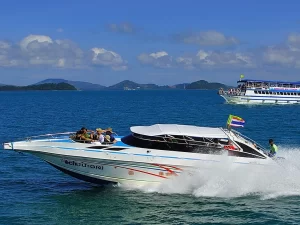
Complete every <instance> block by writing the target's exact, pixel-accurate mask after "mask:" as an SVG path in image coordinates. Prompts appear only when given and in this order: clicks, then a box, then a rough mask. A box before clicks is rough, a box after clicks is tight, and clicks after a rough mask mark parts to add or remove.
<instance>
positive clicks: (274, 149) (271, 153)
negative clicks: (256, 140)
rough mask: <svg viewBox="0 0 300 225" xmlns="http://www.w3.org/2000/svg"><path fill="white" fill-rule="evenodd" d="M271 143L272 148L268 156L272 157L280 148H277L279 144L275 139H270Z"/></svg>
mask: <svg viewBox="0 0 300 225" xmlns="http://www.w3.org/2000/svg"><path fill="white" fill-rule="evenodd" d="M269 144H270V147H271V149H270V152H269V154H268V156H269V157H271V158H272V157H274V156H275V155H276V153H277V151H278V148H277V145H275V144H274V141H273V139H270V140H269Z"/></svg>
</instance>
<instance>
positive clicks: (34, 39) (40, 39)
mask: <svg viewBox="0 0 300 225" xmlns="http://www.w3.org/2000/svg"><path fill="white" fill-rule="evenodd" d="M37 43H39V44H41V43H44V44H51V43H53V41H52V39H51V38H50V37H48V36H44V35H32V34H31V35H29V36H27V37H25V38H24V39H23V40H22V41H21V42H20V47H21V49H22V50H23V51H28V50H29V49H28V45H30V44H33V45H32V46H31V47H33V48H34V47H37V46H38V45H37ZM34 44H36V45H34Z"/></svg>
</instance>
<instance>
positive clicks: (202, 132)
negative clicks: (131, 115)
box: [130, 124, 228, 139]
mask: <svg viewBox="0 0 300 225" xmlns="http://www.w3.org/2000/svg"><path fill="white" fill-rule="evenodd" d="M130 130H131V132H133V133H135V134H140V135H145V136H159V135H184V136H190V137H203V138H219V139H221V138H228V136H227V135H226V134H225V132H224V131H223V130H222V129H221V128H212V127H198V126H192V125H178V124H155V125H152V126H134V127H130Z"/></svg>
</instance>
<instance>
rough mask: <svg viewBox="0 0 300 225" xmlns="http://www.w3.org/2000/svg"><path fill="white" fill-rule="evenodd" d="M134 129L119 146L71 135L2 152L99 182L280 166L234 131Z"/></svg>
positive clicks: (172, 127) (159, 126)
mask: <svg viewBox="0 0 300 225" xmlns="http://www.w3.org/2000/svg"><path fill="white" fill-rule="evenodd" d="M130 130H131V133H130V134H129V135H127V136H118V137H116V140H117V142H115V143H107V144H106V143H105V144H101V143H97V142H91V143H82V142H77V141H76V140H74V139H73V138H72V137H73V136H72V133H59V134H47V135H41V136H35V137H30V138H26V139H24V140H22V141H15V142H6V143H4V149H7V150H13V151H17V152H25V153H30V154H32V155H35V156H37V157H39V158H41V159H42V160H44V161H45V162H47V163H49V164H50V165H52V166H53V167H55V168H57V169H59V170H61V171H62V172H64V173H66V174H69V175H71V176H73V177H76V178H78V179H81V180H84V181H88V182H92V183H97V184H106V183H119V184H128V183H139V184H145V183H158V184H159V183H161V182H162V181H164V180H166V179H171V178H174V177H177V176H181V175H183V176H184V174H186V173H185V172H188V173H190V172H191V173H192V172H193V171H197V170H202V171H205V170H211V169H213V167H215V166H216V165H218V164H220V163H222V162H224V161H226V162H229V163H230V164H232V165H236V166H241V167H245V166H251V167H252V169H251V171H252V170H253V171H254V170H255V169H258V168H259V169H260V168H262V166H263V167H265V168H271V169H272V168H273V167H276V166H277V163H276V161H275V160H273V159H272V158H270V157H268V155H267V154H266V153H265V152H266V151H265V149H264V148H263V147H262V146H260V145H259V144H258V143H256V142H254V141H253V140H251V139H250V138H248V137H246V136H244V135H242V134H241V133H239V132H237V131H236V130H233V129H227V128H213V127H198V126H191V125H178V124H155V125H152V126H133V127H131V128H130Z"/></svg>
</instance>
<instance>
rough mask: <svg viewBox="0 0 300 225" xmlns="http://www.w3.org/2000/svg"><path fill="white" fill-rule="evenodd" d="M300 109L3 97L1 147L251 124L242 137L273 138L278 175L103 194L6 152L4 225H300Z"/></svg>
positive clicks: (166, 94)
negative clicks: (82, 133)
mask: <svg viewBox="0 0 300 225" xmlns="http://www.w3.org/2000/svg"><path fill="white" fill-rule="evenodd" d="M299 110H300V106H298V105H284V106H277V105H268V106H264V105H260V106H244V105H229V104H224V101H223V99H222V98H221V97H219V96H218V95H217V94H216V91H189V90H182V91H97V92H76V91H70V92H69V91H66V92H64V91H56V92H52V91H46V92H41V91H37V92H1V93H0V125H1V130H0V142H1V143H2V142H4V141H7V140H15V139H18V138H22V137H26V136H31V135H38V134H45V133H56V132H67V131H76V130H78V129H80V128H81V127H82V126H86V127H88V128H90V129H95V128H103V129H105V128H107V127H112V128H113V130H114V131H115V132H116V133H118V134H119V135H126V134H128V133H129V132H130V130H129V127H130V126H134V125H151V124H155V123H179V124H191V125H199V126H213V127H215V126H224V125H225V123H226V121H227V118H228V115H229V114H233V115H237V116H240V117H242V118H243V119H245V121H246V125H245V127H244V128H240V129H239V131H241V132H242V133H243V134H245V135H247V136H249V137H251V138H252V139H254V140H256V141H258V142H260V143H261V144H264V145H265V146H267V143H268V139H269V138H273V139H274V141H275V143H276V144H277V145H278V147H279V153H278V155H279V156H283V157H285V158H286V160H285V162H283V165H282V170H281V171H277V172H274V173H273V174H272V173H271V174H270V173H264V172H265V171H263V169H262V171H260V172H259V173H255V174H254V173H251V172H252V171H251V168H247V167H241V166H238V167H237V166H233V165H231V164H230V163H227V161H226V160H224V163H222V164H220V165H218V166H217V167H216V168H214V169H212V170H211V171H205V172H204V171H197V172H196V174H194V176H189V175H188V174H187V175H186V176H180V177H176V178H175V179H173V180H167V181H165V182H163V183H162V184H160V185H158V186H155V187H154V186H151V185H148V186H147V185H146V186H143V187H135V186H131V187H123V186H110V187H99V186H97V185H94V184H89V183H86V182H83V181H80V180H77V179H75V178H72V177H69V176H67V175H65V174H63V173H61V172H60V171H57V170H56V169H54V168H52V167H51V166H50V165H48V164H46V163H45V162H42V161H41V160H40V159H38V158H36V157H33V156H31V155H28V154H20V153H17V152H11V151H4V150H3V151H1V152H0V224H72V225H73V224H299V223H300V212H299V211H300V210H299V209H300V206H299V205H300V138H299V137H300V129H299V127H300V115H299Z"/></svg>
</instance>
